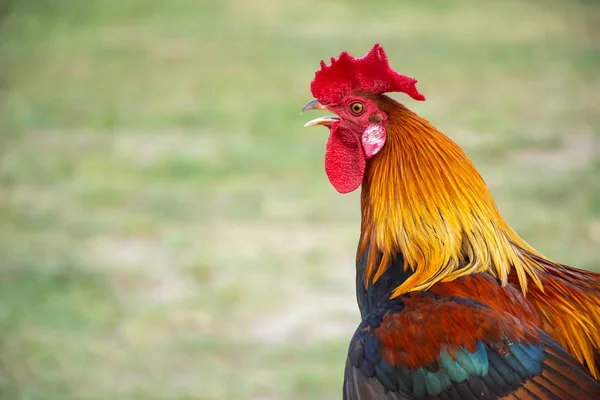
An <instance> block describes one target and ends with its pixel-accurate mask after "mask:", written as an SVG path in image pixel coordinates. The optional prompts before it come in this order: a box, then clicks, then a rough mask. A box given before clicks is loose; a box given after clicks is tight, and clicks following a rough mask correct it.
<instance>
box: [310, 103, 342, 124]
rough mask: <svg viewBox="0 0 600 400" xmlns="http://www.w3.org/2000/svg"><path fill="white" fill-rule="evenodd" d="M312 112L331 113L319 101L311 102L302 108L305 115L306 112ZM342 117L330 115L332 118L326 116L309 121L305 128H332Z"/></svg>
mask: <svg viewBox="0 0 600 400" xmlns="http://www.w3.org/2000/svg"><path fill="white" fill-rule="evenodd" d="M310 110H323V111H329V110H328V109H327V107H325V106H324V105H323V104H321V103H320V102H319V100H313V101H311V102H309V103H308V104H307V105H305V106H304V107H303V108H302V113H304V111H310ZM339 120H340V117H338V116H337V115H330V116H325V117H319V118H315V119H313V120H311V121H308V122H307V123H306V124H305V125H304V127H307V126H317V125H324V126H331V125H333V123H334V122H336V121H339Z"/></svg>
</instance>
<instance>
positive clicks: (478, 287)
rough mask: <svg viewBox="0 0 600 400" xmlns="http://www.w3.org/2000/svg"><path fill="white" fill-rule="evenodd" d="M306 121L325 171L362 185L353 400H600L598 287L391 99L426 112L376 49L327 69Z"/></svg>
mask: <svg viewBox="0 0 600 400" xmlns="http://www.w3.org/2000/svg"><path fill="white" fill-rule="evenodd" d="M311 92H312V94H313V96H314V97H315V100H313V101H311V102H309V103H308V104H307V105H306V106H305V107H304V108H303V111H307V110H324V111H328V112H331V113H333V114H335V115H330V116H324V117H320V118H317V119H314V120H312V121H310V122H308V123H307V124H306V126H316V125H321V126H326V127H328V128H329V131H330V134H329V139H328V141H327V145H326V153H325V171H326V174H327V176H328V178H329V181H330V182H331V184H332V185H333V186H334V188H335V189H336V190H337V191H338V192H340V193H348V192H352V191H354V190H355V189H357V188H358V187H359V186H360V185H362V193H361V216H362V221H361V233H360V239H359V244H358V251H357V270H356V277H357V281H356V284H357V286H356V289H357V299H358V304H359V308H360V312H361V317H362V322H361V323H360V325H359V327H358V329H357V330H356V332H355V334H354V336H353V337H352V339H351V343H350V346H349V350H348V357H347V361H346V368H345V374H344V386H343V393H344V398H345V399H358V400H365V399H578V400H582V399H600V382H598V378H599V377H600V356H599V354H600V353H599V349H600V275H599V274H595V273H592V272H585V271H583V270H579V269H575V268H571V267H567V266H564V265H561V264H559V263H557V262H554V261H552V260H550V259H549V258H547V257H544V256H543V255H542V254H540V253H539V252H537V251H536V250H535V249H533V248H532V247H531V246H530V245H528V244H527V243H526V242H525V241H524V240H523V239H522V238H521V237H519V236H518V235H517V233H516V232H515V231H513V230H512V229H511V228H510V227H509V225H508V224H507V223H506V221H505V220H504V219H503V218H502V216H501V215H500V213H499V211H498V209H497V208H496V205H495V203H494V200H493V199H492V196H491V194H490V192H489V190H488V188H487V186H486V184H485V182H484V180H483V179H482V177H481V176H480V175H479V173H478V172H477V170H476V169H475V167H474V166H473V164H472V163H471V162H470V161H469V160H468V158H467V157H466V155H465V154H464V153H463V151H462V150H461V149H460V148H459V146H458V145H456V144H455V143H454V142H453V141H451V140H450V139H449V138H448V137H446V136H445V135H443V134H442V133H441V132H440V131H438V130H437V129H436V128H435V127H433V126H432V125H431V124H430V123H429V122H428V121H426V120H425V119H423V118H421V117H420V116H418V115H416V114H415V113H413V112H412V111H410V110H409V109H407V108H406V107H405V106H404V105H402V104H400V103H398V102H397V101H395V100H393V99H392V98H390V97H388V96H386V95H385V93H388V92H403V93H405V94H407V95H408V96H410V97H411V98H413V99H415V100H425V97H424V96H423V95H422V94H421V93H419V91H418V90H417V88H416V80H414V79H412V78H409V77H406V76H404V75H400V74H399V73H397V72H395V71H394V70H392V69H391V67H390V66H389V63H388V59H387V56H386V53H385V52H384V50H383V48H382V47H380V46H379V45H377V44H376V45H375V46H374V47H373V48H372V49H371V50H370V51H369V53H368V54H366V55H365V56H364V57H362V58H355V57H353V56H352V55H350V54H348V53H347V52H343V53H341V54H340V56H339V57H338V58H337V59H335V58H332V59H331V63H330V64H329V65H327V64H326V63H325V62H324V61H321V68H320V69H319V70H318V71H317V72H316V74H315V78H314V80H313V81H312V83H311Z"/></svg>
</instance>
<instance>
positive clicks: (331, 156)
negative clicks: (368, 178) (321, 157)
mask: <svg viewBox="0 0 600 400" xmlns="http://www.w3.org/2000/svg"><path fill="white" fill-rule="evenodd" d="M365 163H366V162H365V154H364V152H363V149H362V145H361V142H360V138H359V137H357V136H356V135H355V134H353V133H351V132H347V131H343V130H340V129H337V126H333V127H332V128H331V134H330V135H329V140H328V141H327V150H326V152H325V172H326V173H327V177H328V178H329V182H331V184H332V185H333V187H334V188H335V189H336V190H337V191H338V192H340V193H349V192H352V191H354V190H356V188H358V187H359V186H360V184H361V183H362V180H363V176H364V174H365Z"/></svg>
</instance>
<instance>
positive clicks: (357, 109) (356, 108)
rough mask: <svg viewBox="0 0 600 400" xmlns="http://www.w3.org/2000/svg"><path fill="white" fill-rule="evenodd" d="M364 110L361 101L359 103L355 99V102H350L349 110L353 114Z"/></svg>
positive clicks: (358, 113)
mask: <svg viewBox="0 0 600 400" xmlns="http://www.w3.org/2000/svg"><path fill="white" fill-rule="evenodd" d="M364 110H365V106H364V105H363V103H361V102H359V101H356V102H354V103H352V104H350V111H351V112H352V114H354V115H360V114H362V113H363V111H364Z"/></svg>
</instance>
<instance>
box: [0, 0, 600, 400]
mask: <svg viewBox="0 0 600 400" xmlns="http://www.w3.org/2000/svg"><path fill="white" fill-rule="evenodd" d="M2 4H3V8H2V13H3V18H4V19H3V21H2V27H1V28H0V61H1V63H0V73H1V74H2V81H1V83H2V85H3V86H2V94H1V99H0V106H1V109H0V127H1V134H2V136H1V143H0V144H1V149H0V156H1V159H0V184H1V186H0V361H1V362H0V398H1V399H11V400H12V399H18V400H20V399H27V400H38V399H39V400H55V399H56V400H59V399H60V400H63V399H145V400H146V399H206V400H208V399H211V400H218V399H260V400H270V399H329V398H331V399H335V398H340V386H341V382H342V370H343V365H344V360H345V354H346V349H347V343H348V340H349V338H350V336H351V335H352V333H353V331H354V329H355V327H356V326H357V324H358V318H359V317H358V311H357V306H356V302H355V296H354V253H355V248H356V247H355V246H356V242H357V238H358V232H359V201H358V192H357V193H353V194H350V195H346V196H341V195H339V194H338V193H337V192H335V190H334V189H333V188H332V187H331V185H330V184H329V182H328V181H327V178H326V176H325V173H324V171H323V155H324V146H325V142H326V139H327V131H326V130H325V129H323V128H318V129H317V128H313V129H310V130H309V129H303V128H302V125H303V124H304V123H305V122H306V121H307V120H308V119H309V118H314V117H316V116H317V115H312V114H311V115H303V116H301V115H300V114H299V112H300V109H301V108H302V106H303V105H304V104H305V103H306V102H307V101H309V100H311V95H310V90H309V83H310V81H311V79H312V77H313V73H314V71H315V70H316V69H317V67H318V63H319V61H320V59H322V58H325V59H327V58H328V57H330V56H337V55H338V54H339V52H340V51H342V50H349V51H350V52H352V53H353V54H355V55H363V54H364V53H365V52H366V51H368V50H369V49H370V48H371V46H372V45H373V44H374V43H375V42H380V43H381V44H382V45H383V46H384V47H385V49H386V50H387V52H388V55H389V57H390V61H391V64H392V65H393V66H394V67H395V68H397V69H398V70H399V71H400V72H402V73H405V74H407V75H410V76H414V77H416V78H418V79H419V88H420V90H421V91H422V92H423V93H424V94H425V95H426V96H427V98H428V100H427V101H426V102H424V103H417V102H414V101H412V100H410V99H409V98H408V97H406V96H402V95H394V97H395V98H397V99H398V100H400V101H402V102H404V103H405V104H407V105H408V106H409V107H410V108H412V109H414V110H416V111H417V112H419V113H420V114H421V115H423V116H424V117H426V118H427V119H429V120H431V121H432V122H433V123H434V125H436V126H437V127H439V128H440V129H441V130H442V131H444V132H446V133H447V134H448V135H449V136H450V137H451V138H452V139H454V140H455V141H457V142H458V143H459V144H460V145H461V146H462V147H463V148H464V149H465V150H466V152H467V153H468V155H469V156H470V157H471V158H472V160H473V161H474V162H475V164H476V165H477V167H478V168H479V169H480V171H481V173H482V174H483V175H484V177H485V179H486V181H487V182H488V184H489V186H490V187H491V190H492V191H493V194H494V196H495V198H496V199H497V202H498V204H499V207H500V209H501V211H502V213H503V214H504V216H505V217H506V218H507V219H508V221H509V222H510V223H511V224H512V226H513V227H514V228H515V229H516V230H517V231H518V232H519V233H520V234H521V235H522V236H524V237H525V238H526V240H528V241H529V242H530V243H531V244H533V245H534V246H535V247H537V248H538V249H539V250H541V251H543V252H544V253H545V254H546V255H548V256H551V257H553V258H555V259H557V260H559V261H561V262H564V263H567V264H570V265H575V266H579V267H582V268H587V269H595V270H600V251H599V247H600V148H599V141H600V114H599V106H600V4H599V3H598V2H596V1H591V0H590V1H579V0H570V1H552V0H537V1H534V2H531V1H529V2H525V1H516V0H506V1H502V2H501V1H496V2H492V1H489V2H488V1H468V0H452V1H450V0H447V1H446V0H430V1H422V0H412V1H407V0H404V1H398V0H394V1H392V0H380V1H377V2H367V1H358V0H330V1H317V0H303V1H285V2H284V1H279V2H276V1H268V0H223V1H208V0H171V1H164V0H102V1H99V0H98V1H93V0H87V1H81V0H52V1H39V0H12V1H11V0H4V2H3V3H2Z"/></svg>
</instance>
